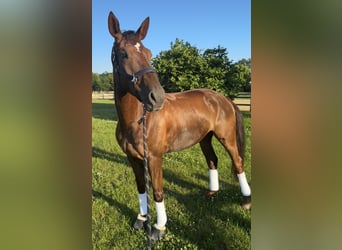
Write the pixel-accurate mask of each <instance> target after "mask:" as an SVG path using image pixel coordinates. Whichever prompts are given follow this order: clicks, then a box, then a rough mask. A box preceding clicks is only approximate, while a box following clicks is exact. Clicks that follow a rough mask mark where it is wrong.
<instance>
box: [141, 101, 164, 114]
mask: <svg viewBox="0 0 342 250" xmlns="http://www.w3.org/2000/svg"><path fill="white" fill-rule="evenodd" d="M163 106H164V105H163V104H162V105H152V104H150V103H148V104H144V108H145V110H146V111H148V112H155V111H159V110H161V109H162V108H163Z"/></svg>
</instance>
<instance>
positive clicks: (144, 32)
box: [137, 17, 150, 40]
mask: <svg viewBox="0 0 342 250" xmlns="http://www.w3.org/2000/svg"><path fill="white" fill-rule="evenodd" d="M149 25H150V18H149V17H146V19H145V20H144V21H143V22H142V23H141V25H140V27H139V29H138V30H137V33H138V35H139V40H143V39H144V38H145V36H146V35H147V31H148V26H149Z"/></svg>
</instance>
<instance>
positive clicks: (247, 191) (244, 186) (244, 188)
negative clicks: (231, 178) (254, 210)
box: [237, 172, 251, 196]
mask: <svg viewBox="0 0 342 250" xmlns="http://www.w3.org/2000/svg"><path fill="white" fill-rule="evenodd" d="M237 177H238V179H239V183H240V188H241V193H242V195H243V196H250V195H251V188H250V187H249V185H248V182H247V178H246V174H245V172H242V173H241V174H237Z"/></svg>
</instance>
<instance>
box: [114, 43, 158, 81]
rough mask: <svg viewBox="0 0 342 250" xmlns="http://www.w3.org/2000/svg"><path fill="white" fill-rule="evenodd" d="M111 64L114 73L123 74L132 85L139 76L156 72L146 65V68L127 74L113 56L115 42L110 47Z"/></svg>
mask: <svg viewBox="0 0 342 250" xmlns="http://www.w3.org/2000/svg"><path fill="white" fill-rule="evenodd" d="M111 59H112V64H113V70H114V72H115V73H117V74H119V75H121V76H124V77H125V78H127V79H128V80H130V81H131V82H132V83H133V85H135V84H136V83H137V82H138V79H139V78H140V77H142V76H143V75H144V74H146V73H150V72H152V73H156V74H157V72H156V71H155V70H154V69H153V68H151V67H146V68H143V69H141V70H139V71H137V72H135V73H133V74H132V75H130V74H128V73H127V72H126V71H125V70H124V69H122V68H121V67H120V66H119V64H118V63H117V60H116V58H115V44H114V45H113V48H112V57H111Z"/></svg>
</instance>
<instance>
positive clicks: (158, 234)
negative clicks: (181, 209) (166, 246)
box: [151, 225, 166, 241]
mask: <svg viewBox="0 0 342 250" xmlns="http://www.w3.org/2000/svg"><path fill="white" fill-rule="evenodd" d="M165 235H166V227H163V228H158V227H157V225H154V226H153V230H152V233H151V240H153V241H160V240H161V239H162V238H164V237H165Z"/></svg>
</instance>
